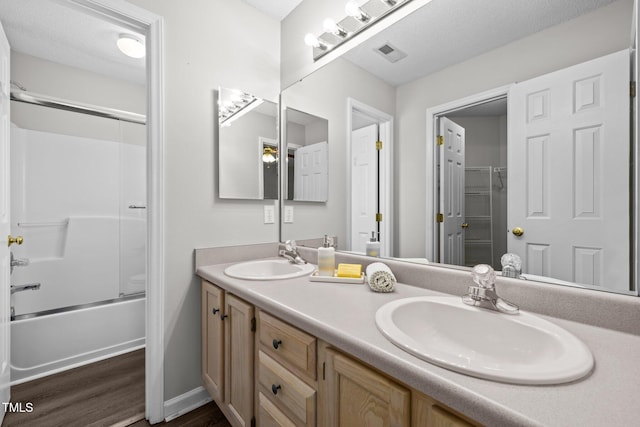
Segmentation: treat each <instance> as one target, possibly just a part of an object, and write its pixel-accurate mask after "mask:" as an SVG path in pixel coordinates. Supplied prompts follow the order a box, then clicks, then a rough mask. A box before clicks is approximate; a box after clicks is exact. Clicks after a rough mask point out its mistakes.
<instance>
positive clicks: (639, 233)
mask: <svg viewBox="0 0 640 427" xmlns="http://www.w3.org/2000/svg"><path fill="white" fill-rule="evenodd" d="M639 13H640V12H639V11H638V0H635V1H634V2H633V15H632V20H633V22H632V25H631V28H632V35H631V45H632V48H633V49H632V52H633V61H632V70H631V79H632V80H633V81H634V82H635V84H636V96H635V98H634V99H633V102H632V107H633V108H634V109H635V111H634V114H633V115H632V117H631V128H632V138H633V139H632V142H631V149H632V150H633V151H632V156H633V160H634V163H635V165H636V166H635V167H634V168H633V179H632V183H633V189H632V192H631V203H632V207H633V216H632V218H631V221H632V226H633V229H634V232H633V234H632V236H633V246H632V251H633V254H634V260H633V266H632V276H633V278H632V282H631V283H632V284H633V286H634V287H635V289H634V295H640V289H638V287H639V286H638V285H640V282H639V277H638V274H640V270H639V266H638V265H639V264H640V259H639V258H638V250H639V249H640V246H639V244H638V242H640V216H639V214H638V210H639V208H640V205H639V203H638V190H639V189H640V177H639V175H638V165H639V164H640V163H638V162H639V161H640V154H639V152H640V150H639V149H638V124H639V123H640V118H639V115H640V103H639V101H638V84H639V83H640V82H639V81H638V67H639V64H638V47H639V43H640V40H639V37H638V22H639V21H640V18H639Z"/></svg>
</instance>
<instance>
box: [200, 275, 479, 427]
mask: <svg viewBox="0 0 640 427" xmlns="http://www.w3.org/2000/svg"><path fill="white" fill-rule="evenodd" d="M256 330H257V333H254V332H256ZM202 379H203V382H204V386H205V388H206V389H207V391H208V392H209V394H210V395H211V397H212V398H213V399H214V400H215V401H216V403H217V404H218V406H219V407H220V409H221V410H222V412H223V413H224V414H225V416H226V418H227V419H228V420H229V422H230V423H231V424H232V425H233V426H234V427H250V426H251V427H253V426H255V421H257V425H258V426H259V427H274V426H279V427H292V426H296V427H299V426H311V427H313V426H316V425H317V426H319V427H325V426H331V427H339V426H342V427H351V426H373V425H375V426H381V427H470V426H475V427H478V426H480V424H478V423H475V422H474V421H473V420H471V419H469V418H468V417H465V416H464V415H462V414H459V413H457V412H456V411H454V410H452V409H450V408H448V407H446V406H445V405H443V404H441V403H439V402H437V401H435V400H434V399H432V398H431V397H429V396H426V395H424V394H423V393H420V392H418V391H416V390H412V389H409V388H407V387H405V386H403V385H401V384H399V383H397V382H396V381H395V380H393V379H392V378H389V377H388V376H387V375H385V374H383V373H380V372H378V371H376V370H375V369H374V368H371V367H369V366H366V365H365V364H363V363H361V362H359V361H357V360H355V359H353V358H352V357H350V356H348V355H345V354H342V353H341V352H340V351H338V350H337V349H335V348H332V347H331V346H330V345H329V344H327V343H325V342H323V341H321V340H318V339H317V338H316V337H314V336H312V335H310V334H308V333H306V332H304V331H302V330H300V329H298V328H296V327H294V326H292V325H290V324H288V323H285V322H283V321H282V320H279V319H277V318H276V317H274V316H272V315H270V314H268V313H265V312H263V311H261V310H258V311H257V313H256V309H255V308H254V306H253V305H251V304H249V303H247V302H246V301H243V300H242V299H240V298H238V297H236V296H235V295H233V294H230V293H228V292H225V291H224V290H222V289H221V288H219V287H217V286H215V285H213V284H211V283H209V282H207V281H204V280H203V281H202ZM254 414H255V416H254ZM256 417H257V419H256Z"/></svg>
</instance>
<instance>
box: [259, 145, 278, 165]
mask: <svg viewBox="0 0 640 427" xmlns="http://www.w3.org/2000/svg"><path fill="white" fill-rule="evenodd" d="M276 160H278V150H277V149H276V148H273V147H269V146H266V147H264V150H263V151H262V161H263V162H265V163H273V162H275V161H276Z"/></svg>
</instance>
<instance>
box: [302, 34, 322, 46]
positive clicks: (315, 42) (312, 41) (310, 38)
mask: <svg viewBox="0 0 640 427" xmlns="http://www.w3.org/2000/svg"><path fill="white" fill-rule="evenodd" d="M304 42H305V43H306V44H307V46H311V47H317V48H320V49H322V50H326V49H327V45H326V44H325V43H324V42H322V41H320V40H319V39H318V38H317V37H316V36H314V35H313V34H311V33H308V34H307V35H306V36H304Z"/></svg>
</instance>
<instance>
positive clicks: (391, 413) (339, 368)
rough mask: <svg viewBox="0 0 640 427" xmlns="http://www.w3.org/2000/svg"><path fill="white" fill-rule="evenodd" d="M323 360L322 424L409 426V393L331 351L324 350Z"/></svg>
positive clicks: (343, 426)
mask: <svg viewBox="0 0 640 427" xmlns="http://www.w3.org/2000/svg"><path fill="white" fill-rule="evenodd" d="M322 358H323V360H324V363H325V369H324V379H321V380H320V381H319V388H320V395H321V396H323V398H322V408H321V409H320V410H321V411H322V412H323V414H322V420H323V421H322V423H326V425H331V426H336V427H338V426H342V427H351V426H380V427H409V426H410V419H411V412H410V403H411V393H410V392H409V390H407V389H406V388H404V387H401V386H400V385H398V384H396V383H395V382H393V381H391V380H389V379H387V378H386V377H384V376H382V375H380V374H378V373H377V372H375V371H373V370H371V369H369V368H367V367H365V366H363V365H361V364H360V363H358V362H355V361H354V360H352V359H350V358H348V357H345V356H343V355H341V354H340V353H337V352H335V351H333V350H331V349H325V350H324V354H323V356H322Z"/></svg>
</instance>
